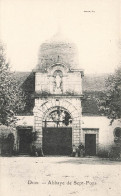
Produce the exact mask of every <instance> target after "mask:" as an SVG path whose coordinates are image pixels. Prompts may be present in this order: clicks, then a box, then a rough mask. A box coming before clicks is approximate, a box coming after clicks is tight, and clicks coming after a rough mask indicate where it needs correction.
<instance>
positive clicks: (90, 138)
mask: <svg viewBox="0 0 121 196" xmlns="http://www.w3.org/2000/svg"><path fill="white" fill-rule="evenodd" d="M85 154H86V155H89V156H94V155H96V134H85Z"/></svg>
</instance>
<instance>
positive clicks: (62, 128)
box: [42, 106, 72, 155]
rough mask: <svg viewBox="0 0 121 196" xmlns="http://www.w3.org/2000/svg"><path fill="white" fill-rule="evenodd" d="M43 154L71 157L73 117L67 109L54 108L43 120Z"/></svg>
mask: <svg viewBox="0 0 121 196" xmlns="http://www.w3.org/2000/svg"><path fill="white" fill-rule="evenodd" d="M42 127H43V129H42V131H43V139H42V145H43V152H44V154H45V155H70V154H71V151H72V117H71V115H70V114H69V112H68V111H67V110H65V108H62V107H59V106H57V107H54V108H52V109H51V110H49V111H48V112H47V113H46V115H45V118H44V120H43V126H42Z"/></svg>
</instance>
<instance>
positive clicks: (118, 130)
mask: <svg viewBox="0 0 121 196" xmlns="http://www.w3.org/2000/svg"><path fill="white" fill-rule="evenodd" d="M114 135H115V137H121V128H120V127H116V128H115V129H114Z"/></svg>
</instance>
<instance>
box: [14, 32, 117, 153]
mask: <svg viewBox="0 0 121 196" xmlns="http://www.w3.org/2000/svg"><path fill="white" fill-rule="evenodd" d="M79 67H81V66H80V65H79V60H78V51H77V48H76V46H75V44H73V43H72V42H70V41H67V40H64V39H62V38H60V37H59V36H58V35H56V36H55V37H54V38H52V39H51V40H49V41H47V42H45V43H43V44H42V45H41V47H40V50H39V58H38V65H37V67H36V69H35V70H34V75H35V84H34V85H35V92H34V107H33V116H28V117H27V116H26V117H20V116H19V119H20V120H19V121H18V125H17V132H16V141H15V145H16V149H17V151H18V152H19V153H20V154H26V153H29V151H30V148H31V146H32V145H34V146H36V148H38V149H39V148H42V149H43V152H44V154H45V155H70V154H71V152H72V145H73V144H74V145H75V146H79V144H80V142H82V143H83V144H84V146H85V153H86V155H89V156H95V155H97V154H98V153H99V152H101V150H102V151H105V150H108V149H109V148H110V147H111V146H112V145H113V144H114V137H115V133H114V130H115V128H116V127H117V126H118V127H120V126H121V122H120V121H118V125H117V123H116V125H115V127H109V124H110V122H109V119H106V117H94V116H93V117H88V116H83V115H82V113H83V111H82V101H83V91H82V79H83V76H84V73H83V70H81V69H79ZM30 85H31V84H30ZM22 118H23V120H22ZM109 130H110V131H109ZM35 133H36V134H35ZM31 135H33V136H35V135H36V137H35V139H33V140H31ZM106 138H107V139H106ZM109 138H110V139H109ZM106 141H107V142H106Z"/></svg>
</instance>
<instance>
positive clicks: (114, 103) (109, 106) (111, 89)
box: [98, 66, 121, 124]
mask: <svg viewBox="0 0 121 196" xmlns="http://www.w3.org/2000/svg"><path fill="white" fill-rule="evenodd" d="M98 106H99V109H100V111H101V113H103V114H104V115H106V116H107V117H108V118H109V119H111V124H112V122H113V121H114V120H115V119H120V118H121V66H120V67H118V68H117V69H116V70H115V73H114V74H111V75H110V76H109V77H108V79H107V80H106V92H105V94H104V97H103V98H102V99H101V100H98Z"/></svg>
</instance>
